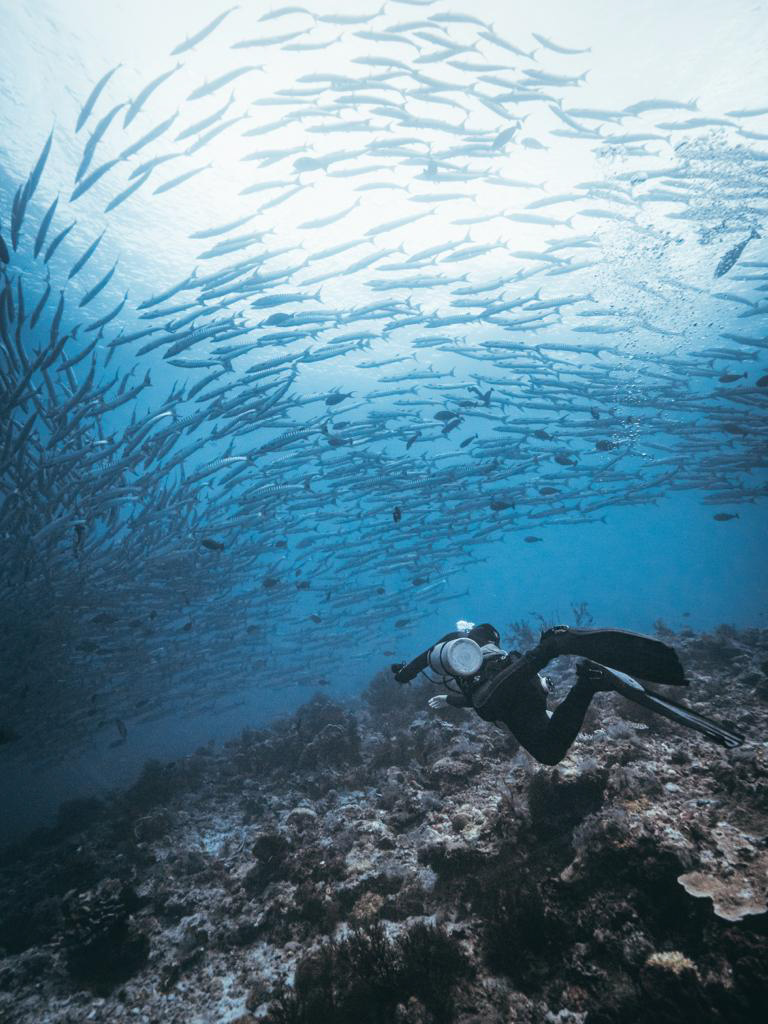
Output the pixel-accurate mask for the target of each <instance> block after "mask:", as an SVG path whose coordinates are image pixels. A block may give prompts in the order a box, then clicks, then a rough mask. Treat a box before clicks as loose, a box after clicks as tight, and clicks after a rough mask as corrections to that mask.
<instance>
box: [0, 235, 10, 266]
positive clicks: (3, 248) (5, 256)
mask: <svg viewBox="0 0 768 1024" xmlns="http://www.w3.org/2000/svg"><path fill="white" fill-rule="evenodd" d="M10 262H11V254H10V253H9V252H8V246H7V245H6V244H5V241H4V239H3V236H2V235H0V263H6V264H8V263H10Z"/></svg>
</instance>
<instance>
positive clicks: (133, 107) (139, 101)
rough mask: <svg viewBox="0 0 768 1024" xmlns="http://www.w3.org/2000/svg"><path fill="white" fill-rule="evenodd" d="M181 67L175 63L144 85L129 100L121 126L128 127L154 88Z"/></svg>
mask: <svg viewBox="0 0 768 1024" xmlns="http://www.w3.org/2000/svg"><path fill="white" fill-rule="evenodd" d="M181 67H182V65H181V63H179V64H177V65H176V67H175V68H171V69H170V71H165V72H163V74H162V75H158V76H157V78H153V79H152V81H151V82H149V83H148V84H147V85H145V86H144V88H143V89H142V90H141V92H140V93H139V94H138V96H137V97H136V98H135V99H134V100H132V101H131V104H130V106H129V107H128V109H127V110H126V112H125V117H124V118H123V128H127V127H128V125H129V124H130V123H131V121H132V120H133V119H134V117H136V115H137V114H138V113H139V111H140V110H141V108H142V107H143V106H144V104H145V103H146V101H147V100H148V99H149V97H150V96H151V95H152V93H153V92H154V91H155V89H157V88H159V87H160V86H161V85H162V84H163V82H165V81H167V80H168V79H169V78H170V77H171V75H175V74H176V72H177V71H178V70H179V69H180V68H181Z"/></svg>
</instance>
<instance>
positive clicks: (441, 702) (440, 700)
mask: <svg viewBox="0 0 768 1024" xmlns="http://www.w3.org/2000/svg"><path fill="white" fill-rule="evenodd" d="M427 704H428V705H429V706H430V707H431V708H432V710H433V711H440V710H441V708H447V707H448V694H447V693H436V694H435V696H434V697H430V698H429V700H428V701H427Z"/></svg>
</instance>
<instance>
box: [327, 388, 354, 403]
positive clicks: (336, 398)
mask: <svg viewBox="0 0 768 1024" xmlns="http://www.w3.org/2000/svg"><path fill="white" fill-rule="evenodd" d="M352 395H353V392H352V391H349V392H347V393H346V394H342V393H341V392H339V393H337V394H333V395H328V397H327V398H326V400H325V404H326V405H339V404H340V403H341V402H345V401H346V400H347V399H348V398H351V397H352Z"/></svg>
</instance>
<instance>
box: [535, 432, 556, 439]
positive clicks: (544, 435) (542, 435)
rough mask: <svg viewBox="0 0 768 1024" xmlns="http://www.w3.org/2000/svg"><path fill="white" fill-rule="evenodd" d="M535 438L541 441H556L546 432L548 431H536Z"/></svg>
mask: <svg viewBox="0 0 768 1024" xmlns="http://www.w3.org/2000/svg"><path fill="white" fill-rule="evenodd" d="M533 436H534V437H538V439H539V440H540V441H554V440H555V439H554V437H552V435H551V434H548V433H547V432H546V430H534V432H533Z"/></svg>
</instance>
